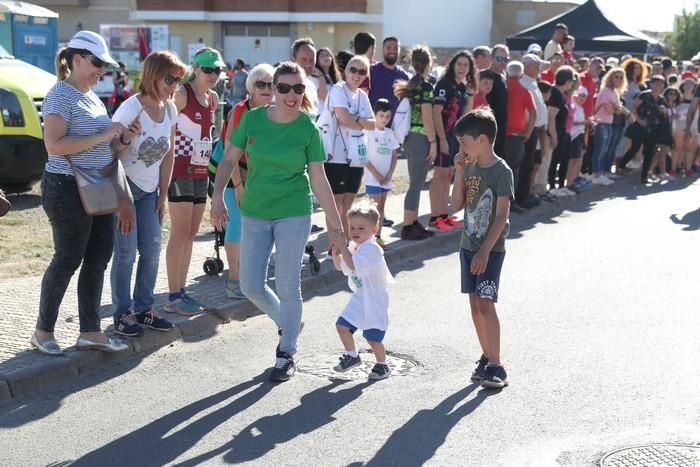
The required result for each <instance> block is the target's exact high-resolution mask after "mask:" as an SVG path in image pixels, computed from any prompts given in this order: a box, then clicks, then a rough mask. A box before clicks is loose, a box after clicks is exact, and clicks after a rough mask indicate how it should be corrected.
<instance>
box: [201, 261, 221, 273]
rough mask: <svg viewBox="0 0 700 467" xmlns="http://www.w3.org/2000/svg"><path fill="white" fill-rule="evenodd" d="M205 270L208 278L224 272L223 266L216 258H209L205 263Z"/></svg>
mask: <svg viewBox="0 0 700 467" xmlns="http://www.w3.org/2000/svg"><path fill="white" fill-rule="evenodd" d="M203 269H204V274H206V275H207V276H216V275H218V274H219V273H220V272H221V271H222V270H223V265H222V266H219V263H218V262H217V260H216V258H207V259H206V260H205V261H204V265H203Z"/></svg>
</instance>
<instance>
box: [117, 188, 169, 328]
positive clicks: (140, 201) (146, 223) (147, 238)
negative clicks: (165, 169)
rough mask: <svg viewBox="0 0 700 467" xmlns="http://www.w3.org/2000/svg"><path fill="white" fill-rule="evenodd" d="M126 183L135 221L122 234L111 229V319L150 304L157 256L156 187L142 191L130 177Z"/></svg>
mask: <svg viewBox="0 0 700 467" xmlns="http://www.w3.org/2000/svg"><path fill="white" fill-rule="evenodd" d="M129 187H130V188H131V194H132V195H133V196H134V208H135V209H136V224H134V225H133V227H132V229H131V232H129V233H128V234H126V235H124V234H122V233H121V232H120V231H119V230H118V229H115V231H114V256H113V257H112V275H111V283H112V304H113V306H114V319H115V320H118V319H119V317H120V316H122V315H123V314H125V313H128V312H129V311H134V312H135V313H141V312H144V311H147V310H148V309H149V308H152V307H153V304H154V303H155V294H154V291H155V287H156V278H157V277H158V266H159V260H160V244H161V226H160V217H159V215H158V212H156V207H157V204H158V191H157V190H156V191H153V192H150V193H148V192H145V191H143V190H142V189H141V188H139V187H138V186H136V185H135V184H134V183H133V182H132V181H131V180H129ZM137 251H138V253H139V261H138V265H137V266H136V281H135V284H134V294H133V302H132V295H131V274H132V272H133V270H134V262H135V261H136V252H137Z"/></svg>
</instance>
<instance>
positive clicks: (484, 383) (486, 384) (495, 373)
mask: <svg viewBox="0 0 700 467" xmlns="http://www.w3.org/2000/svg"><path fill="white" fill-rule="evenodd" d="M506 386H508V375H507V374H506V370H505V368H503V367H502V366H501V365H498V366H487V367H486V371H485V372H484V379H482V380H481V387H482V388H490V389H501V388H504V387H506Z"/></svg>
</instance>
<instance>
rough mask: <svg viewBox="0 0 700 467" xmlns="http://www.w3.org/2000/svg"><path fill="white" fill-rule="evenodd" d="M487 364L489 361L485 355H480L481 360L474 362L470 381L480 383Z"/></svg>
mask: <svg viewBox="0 0 700 467" xmlns="http://www.w3.org/2000/svg"><path fill="white" fill-rule="evenodd" d="M488 362H489V359H488V358H486V355H484V354H481V358H479V360H477V361H476V362H474V363H476V368H474V371H472V381H474V382H475V383H480V382H481V380H482V379H484V371H486V364H487V363H488Z"/></svg>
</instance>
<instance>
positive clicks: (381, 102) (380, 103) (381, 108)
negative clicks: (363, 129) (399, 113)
mask: <svg viewBox="0 0 700 467" xmlns="http://www.w3.org/2000/svg"><path fill="white" fill-rule="evenodd" d="M372 110H374V112H375V113H377V112H386V111H389V112H391V102H389V100H388V99H384V98H382V99H377V102H375V103H374V105H373V106H372Z"/></svg>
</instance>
